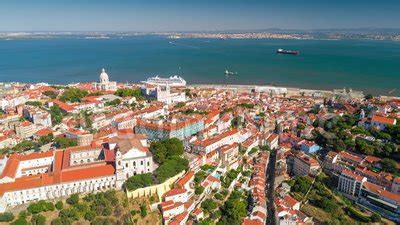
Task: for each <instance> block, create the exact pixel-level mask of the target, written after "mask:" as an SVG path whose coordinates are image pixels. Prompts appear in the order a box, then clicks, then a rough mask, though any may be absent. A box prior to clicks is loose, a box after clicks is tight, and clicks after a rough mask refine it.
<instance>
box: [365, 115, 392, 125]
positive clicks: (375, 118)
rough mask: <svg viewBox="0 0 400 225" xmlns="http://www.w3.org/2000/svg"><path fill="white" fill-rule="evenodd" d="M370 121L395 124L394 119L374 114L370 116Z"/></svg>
mask: <svg viewBox="0 0 400 225" xmlns="http://www.w3.org/2000/svg"><path fill="white" fill-rule="evenodd" d="M371 121H372V122H378V123H383V124H388V125H393V124H395V122H396V119H392V118H387V117H383V116H377V115H374V116H373V117H372V119H371Z"/></svg>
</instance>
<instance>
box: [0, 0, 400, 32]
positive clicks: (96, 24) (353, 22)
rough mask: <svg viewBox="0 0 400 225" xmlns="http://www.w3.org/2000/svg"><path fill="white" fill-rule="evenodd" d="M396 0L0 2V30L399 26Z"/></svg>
mask: <svg viewBox="0 0 400 225" xmlns="http://www.w3.org/2000/svg"><path fill="white" fill-rule="evenodd" d="M399 12H400V0H362V1H361V0H201V1H200V0H35V1H33V0H0V31H154V32H156V31H216V30H255V29H267V28H280V29H306V30H308V29H330V28H364V27H373V28H400V13H399Z"/></svg>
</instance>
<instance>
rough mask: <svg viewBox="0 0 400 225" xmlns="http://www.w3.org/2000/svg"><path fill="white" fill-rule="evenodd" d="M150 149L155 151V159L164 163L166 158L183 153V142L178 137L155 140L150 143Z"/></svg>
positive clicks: (152, 151)
mask: <svg viewBox="0 0 400 225" xmlns="http://www.w3.org/2000/svg"><path fill="white" fill-rule="evenodd" d="M150 151H151V153H153V157H154V160H155V161H156V162H157V163H159V164H163V163H164V162H165V161H166V160H168V159H171V158H172V157H174V156H180V155H182V154H183V152H184V149H183V143H182V141H180V140H179V139H177V138H171V139H165V140H162V141H155V142H152V143H151V144H150Z"/></svg>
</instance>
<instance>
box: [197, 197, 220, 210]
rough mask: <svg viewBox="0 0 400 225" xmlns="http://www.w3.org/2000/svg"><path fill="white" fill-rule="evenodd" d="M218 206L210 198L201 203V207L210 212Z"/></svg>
mask: <svg viewBox="0 0 400 225" xmlns="http://www.w3.org/2000/svg"><path fill="white" fill-rule="evenodd" d="M217 207H218V204H217V203H216V202H215V201H214V200H212V199H209V198H208V199H206V200H204V201H203V202H202V203H201V208H203V209H204V211H206V212H209V213H210V212H212V211H213V210H215V209H216V208H217Z"/></svg>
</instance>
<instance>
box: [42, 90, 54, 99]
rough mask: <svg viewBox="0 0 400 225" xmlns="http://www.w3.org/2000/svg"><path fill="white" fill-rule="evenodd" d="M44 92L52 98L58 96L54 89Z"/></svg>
mask: <svg viewBox="0 0 400 225" xmlns="http://www.w3.org/2000/svg"><path fill="white" fill-rule="evenodd" d="M43 94H44V95H46V96H47V97H49V98H51V99H56V98H57V93H55V92H54V91H45V92H43Z"/></svg>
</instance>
